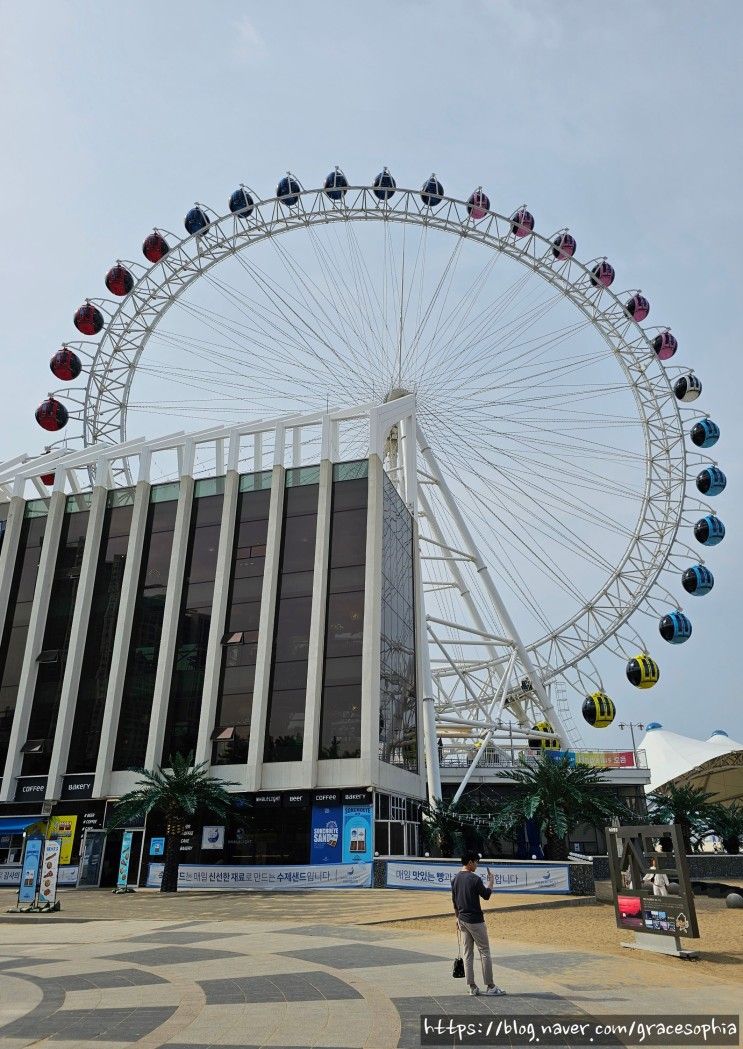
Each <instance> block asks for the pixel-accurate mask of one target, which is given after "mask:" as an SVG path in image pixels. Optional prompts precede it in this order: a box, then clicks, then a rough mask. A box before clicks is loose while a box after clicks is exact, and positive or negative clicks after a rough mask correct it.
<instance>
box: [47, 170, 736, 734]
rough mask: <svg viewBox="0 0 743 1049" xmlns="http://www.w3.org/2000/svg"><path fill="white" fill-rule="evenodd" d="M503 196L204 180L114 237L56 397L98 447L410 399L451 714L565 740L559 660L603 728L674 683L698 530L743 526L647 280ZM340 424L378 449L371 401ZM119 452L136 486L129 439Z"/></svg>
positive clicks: (434, 653)
mask: <svg viewBox="0 0 743 1049" xmlns="http://www.w3.org/2000/svg"><path fill="white" fill-rule="evenodd" d="M507 212H508V213H507V214H501V213H500V212H499V211H496V210H495V209H494V208H492V207H491V202H490V199H489V197H488V194H487V192H486V190H485V189H483V188H482V187H480V186H478V187H477V188H475V189H474V190H473V191H472V192H471V193H465V194H463V195H462V196H461V197H457V196H449V195H447V193H446V192H445V190H444V186H443V185H442V182H441V181H440V180H439V179H438V178H437V176H436V175H431V177H430V178H428V179H427V180H426V181H425V183H424V184H423V186H422V188H421V189H418V190H413V189H403V188H400V187H398V186H397V184H396V182H395V179H394V178H393V176H392V174H391V173H390V171H388V169H387V168H384V169H383V171H382V172H380V173H379V174H378V175H377V176H376V177H375V178H374V179H373V180H372V182H371V184H364V185H352V184H351V183H350V182H349V180H348V179H347V178H346V176H345V174H344V173H343V172H342V171H341V170H340V169H339V168H336V169H334V170H333V171H332V172H331V173H330V174H329V175H328V176H327V178H325V179H324V181H323V183H322V185H320V186H319V187H318V188H313V189H305V188H304V186H303V185H302V184H301V183H300V181H299V179H298V178H297V177H296V176H295V175H293V174H291V173H287V174H286V175H285V176H284V177H282V178H281V179H280V181H279V183H278V186H277V188H276V192H275V194H274V195H273V196H271V197H268V198H265V199H264V198H262V197H261V196H260V194H259V193H257V192H256V191H255V190H254V189H252V188H250V187H249V186H246V185H240V186H239V187H238V188H237V189H235V190H234V192H233V193H232V194H231V196H230V197H229V200H228V202H227V209H226V210H221V209H216V210H214V209H212V208H210V207H208V206H207V205H205V204H201V203H196V204H195V205H194V206H193V207H191V208H190V210H188V212H187V214H186V215H185V219H184V225H185V235H180V234H176V233H174V232H171V231H169V230H167V229H160V228H158V229H155V230H154V231H153V232H151V233H150V234H149V235H147V236H146V238H145V240H144V244H143V246H142V251H143V255H144V263H143V262H135V261H128V260H126V259H122V260H119V261H117V262H116V263H115V265H113V266H112V267H111V268H110V270H109V271H108V273H107V275H106V277H105V286H106V288H107V290H108V293H109V297H106V298H100V299H99V298H92V299H89V300H86V301H85V302H84V303H83V304H82V305H81V306H80V307H79V309H78V310H77V312H76V313H75V315H74V325H75V327H76V328H77V331H78V333H79V335H80V336H81V338H79V339H76V340H74V341H69V342H65V343H64V344H63V345H62V348H61V349H60V350H59V351H58V352H57V353H55V355H54V356H53V358H52V360H51V365H50V366H51V370H52V372H53V374H54V375H55V376H56V377H57V378H58V379H60V380H63V381H64V382H65V383H66V384H67V383H69V384H70V385H65V387H64V391H63V392H61V391H57V392H55V393H51V394H50V395H49V397H48V398H47V399H46V400H45V401H44V402H43V403H42V404H41V405H40V406H39V408H38V409H37V412H36V418H37V420H38V422H39V424H40V425H41V426H42V427H43V428H44V429H46V430H48V431H52V432H56V431H61V430H63V428H65V427H68V429H64V434H63V436H64V438H65V440H67V439H68V438H69V439H73V440H74V439H77V440H78V441H80V442H82V443H83V444H85V445H93V444H95V445H99V444H101V443H104V444H105V443H111V444H116V443H119V442H125V441H126V440H127V439H128V438H130V437H131V436H132V435H133V433H134V432H147V433H148V434H150V435H156V434H157V433H161V432H164V431H165V430H167V429H171V430H172V429H173V428H174V427H176V428H184V429H193V428H194V426H195V425H207V424H224V423H229V422H230V421H237V420H241V419H245V418H246V417H250V416H254V417H256V418H265V417H272V416H280V415H282V414H287V415H297V413H299V412H318V411H332V410H334V409H339V408H343V407H346V406H349V405H350V406H353V405H361V404H369V403H372V404H383V403H385V402H389V401H391V400H394V399H396V398H403V397H407V396H413V397H414V401H415V414H416V432H415V434H411V433H406V434H402V433H400V432H399V431H398V429H397V428H396V427H395V428H393V430H392V431H391V432H390V435H389V439H388V441H387V445H386V451H387V464H386V465H387V467H388V472H389V476H390V477H391V478H392V479H393V480H394V481H397V476H398V474H399V475H400V476H402V467H401V466H400V456H399V452H400V447H401V441H402V440H403V439H406V440H407V441H408V442H411V441H412V442H414V443H415V445H416V457H415V461H416V464H417V465H416V471H417V477H416V488H417V494H416V504H415V513H416V517H417V521H418V531H419V549H420V564H421V579H420V585H421V586H422V588H423V592H424V595H425V615H426V629H427V633H428V639H429V654H430V667H431V678H432V682H433V687H434V690H435V702H436V716H437V719H438V726H439V732H440V734H446V733H447V732H448V733H449V734H451V735H456V734H457V733H460V734H462V735H465V734H467V733H469V732H471V728H468V725H469V726H474V729H475V730H479V731H480V734H481V736H482V737H483V738H485V739H487V740H491V739H497V738H498V737H499V736H502V735H503V733H504V732H505V730H506V725H507V723H509V722H510V724H509V732H511V731H512V729H513V725H516V726H517V727H518V728H519V729H520V731H521V733H522V735H524V734H530V735H531V737H532V741H533V742H534V743H535V744H536V745H539V746H549V745H555V746H558V745H559V741H563V742H566V741H572V742H575V741H576V737H577V729H576V726H575V724H574V723H573V721H572V719H571V716H570V704H569V703H566V702H565V701H564V699H563V696H564V690H563V683H567V684H569V685H571V686H572V687H573V688H574V689H576V690H577V691H578V693H579V695H580V697H581V700H580V701H579V702H582V704H583V705H582V710H583V716H584V718H585V720H586V721H587V722H588V723H589V724H590V725H592V726H594V727H597V728H600V727H603V726H605V725H607V724H609V723H610V722H611V721H612V719H613V717H614V713H615V704H614V702H613V701H612V700H611V699H610V698H609V696H616V695H617V693H618V692H619V691H621V689H622V688H626V685H627V682H629V684H630V685H631V686H634V687H639V688H648V687H651V686H652V685H654V684H655V683H656V682H657V681H658V678H659V674H660V670H659V663H660V662H661V660H660V657H659V655H658V652H659V650H660V649H662V648H663V647H664V646H665V645H666V644H668V643H670V644H671V645H675V644H680V643H684V642H686V641H687V640H688V639H689V638H690V636H691V632H692V620H691V618H690V617H689V616H688V615H687V613H686V611H684V610H683V608H682V602H685V601H686V598H687V596H689V595H692V596H694V597H698V596H702V595H705V594H708V593H709V591H710V590H711V589H712V587H713V584H714V579H713V576H712V572H711V571H710V569H709V568H708V567H707V566H706V565H705V563H704V559H703V557H702V554H703V553H704V552H706V548H708V547H712V546H714V545H716V544H717V543H719V542H720V541H721V540H722V538H723V537H724V534H725V529H724V526H723V524H722V522H721V521H720V519H719V518H718V517H717V516H716V514H715V512H714V510H713V509H712V508H711V507H710V506H709V505H708V502H707V501H708V500H709V499H710V498H711V497H715V496H717V495H719V494H720V492H722V491H723V489H724V488H725V485H726V479H725V476H724V474H723V472H722V470H721V469H720V468H719V466H718V464H717V462H716V461H714V460H713V459H711V458H710V453H709V449H710V448H712V447H713V446H714V445H715V444H716V442H717V440H718V438H719V436H720V431H719V428H718V426H717V425H716V424H715V423H714V422H713V421H712V420H711V419H710V418H709V416H708V415H707V414H706V413H704V412H700V411H698V409H697V405H696V404H695V403H694V402H696V400H697V398H699V396H700V394H701V393H702V385H701V382H700V380H699V378H698V377H697V376H696V374H695V373H694V372H693V370H691V369H690V368H689V367H688V366H680V367H679V366H677V365H676V364H675V362H674V363H672V359H673V358H674V356H675V354H676V351H677V348H678V343H677V340H676V338H675V336H674V335H673V334H672V333H671V331H670V330H669V329H668V327H666V326H664V325H660V326H648V325H647V324H645V322H646V320H647V318H648V316H649V314H650V303H649V300H648V298H646V297H645V295H644V294H643V293H642V292H641V291H639V290H637V289H634V288H630V289H629V290H625V291H620V292H617V291H616V290H615V285H616V283H617V282H616V275H615V270H614V268H613V266H612V265H611V263H610V262H609V261H608V260H607V259H606V258H591V259H589V260H587V261H584V262H582V261H579V257H578V243H577V240H576V237H575V236H574V235H573V234H572V233H571V232H569V231H568V229H561V230H556V231H554V232H550V233H547V234H545V233H542V232H538V227H537V224H536V221H535V218H534V216H533V215H532V213H531V212H530V211H529V210H528V208H527V206H526V205H523V206H520V207H518V208H516V209H515V210H513V211H511V209H507ZM346 436H347V438H348V442H349V448H350V449H351V452H352V453H353V454H355V455H356V457H357V458H361V457H363V456H364V455H365V454H367V453H368V434H367V430H365V429H364V427H363V426H362V425H360V424H359V423H358V421H357V422H355V423H354V421H353V420H351V421H349V424H348V427H347V434H346ZM302 453H303V455H304V457H305V460H306V461H312V459H313V455H314V456H315V460H314V461H317V458H318V456H319V448H318V447H313V446H312V445H311V443H310V444H308V446H307V447H306V448H303V449H302ZM196 465H197V470H198V469H202V470H203V471H204V472H205V473H206V472H208V471H209V469H210V466H209V464H208V463H206V462H202V463H201V464H200V463H199V461H198V460H197V464H196ZM114 472H115V474H116V480H117V481H118V483H121V484H126V483H130V482H131V477H130V476H129V474H128V467H127V464H126V461H125V460H123V461H121V462H120V463H119V464H118V465H117V466H116V468H115V471H114ZM166 475H167V469H166V470H165V471H164V473H163V479H166ZM599 652H605V653H611V654H612V655H614V656H616V657H618V659H619V660H621V662H622V663H623V664H624V668H621V667H620V669H619V671H617V672H614V671H607V670H606V669H605V666H606V660H605V659H604V657H602V659H601V666H599V665H598V664H599V659H598V657H597V653H599Z"/></svg>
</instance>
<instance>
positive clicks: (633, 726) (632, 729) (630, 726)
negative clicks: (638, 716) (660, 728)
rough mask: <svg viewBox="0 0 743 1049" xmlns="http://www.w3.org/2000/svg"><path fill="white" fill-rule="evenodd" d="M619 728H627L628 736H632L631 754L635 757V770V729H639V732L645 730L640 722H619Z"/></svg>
mask: <svg viewBox="0 0 743 1049" xmlns="http://www.w3.org/2000/svg"><path fill="white" fill-rule="evenodd" d="M619 728H621V729H625V728H628V729H629V731H630V735H631V736H632V753H633V754H634V757H635V768H637V747H636V745H635V729H636V728H639V729H640V731H642V730H643V729H644V728H645V726H644V725H643V723H642V722H641V721H620V722H619Z"/></svg>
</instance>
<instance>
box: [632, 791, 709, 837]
mask: <svg viewBox="0 0 743 1049" xmlns="http://www.w3.org/2000/svg"><path fill="white" fill-rule="evenodd" d="M713 798H714V794H709V793H708V792H707V791H706V790H701V789H700V788H699V787H690V786H681V787H676V786H674V784H672V783H669V784H668V785H667V786H665V787H663V789H662V790H656V791H653V793H652V794H649V795H648V813H649V816H650V819H651V821H652V822H653V823H675V824H677V825H678V826H679V827H680V828H681V834H682V837H683V839H684V849H685V851H686V852H687V853H690V852H691V851H692V837H693V836H695V835H697V834H698V833H699V831H700V830H702V829H703V828H704V826H705V824H706V823H707V821H708V819H709V814H710V808H711V802H712V799H713Z"/></svg>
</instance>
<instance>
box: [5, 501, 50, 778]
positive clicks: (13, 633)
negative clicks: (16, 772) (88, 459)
mask: <svg viewBox="0 0 743 1049" xmlns="http://www.w3.org/2000/svg"><path fill="white" fill-rule="evenodd" d="M47 512H48V500H46V499H32V500H30V501H29V502H28V503H26V508H25V511H24V517H23V524H22V525H21V534H20V536H19V539H18V552H17V555H16V563H15V570H14V572H13V580H12V583H11V587H10V594H9V597H8V613H7V615H6V617H5V624H4V627H3V635H2V643H1V644H0V772H2V769H3V767H4V765H5V761H6V758H7V756H8V743H9V741H10V729H11V726H12V724H13V715H14V713H15V706H16V701H17V699H18V684H19V682H20V679H21V667H22V665H23V653H24V651H25V649H26V638H27V637H28V624H29V620H30V618H31V605H32V604H33V599H34V590H35V588H36V576H37V574H38V571H39V558H40V556H41V544H42V542H43V540H44V531H45V529H46V518H47Z"/></svg>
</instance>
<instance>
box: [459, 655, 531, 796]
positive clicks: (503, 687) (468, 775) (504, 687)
mask: <svg viewBox="0 0 743 1049" xmlns="http://www.w3.org/2000/svg"><path fill="white" fill-rule="evenodd" d="M515 662H516V653H515V652H514V653H513V655H512V656H511V658H510V659H509V660H508V666H507V668H506V672H505V674H504V675H503V680H502V681H501V683H500V686H499V688H498V693H499V694H502V696H503V698H505V695H506V692H507V691H508V686H509V684H510V683H511V674H512V673H513V666H514V663H515ZM498 698H499V697H498V695H496V697H495V702H497V701H498ZM493 705H495V703H494V704H493ZM494 734H495V729H492V728H491V729H489V731H488V733H487V735H486V736H485V739H484V740H483V741H482V745H481V746H480V747H479V748H478V750H477V753H476V754H475V756H474V758H473V759H472V761H471V762H470V763H469V766H468V768H467V771H466V772H465V774H464V776H462V782H461V783H460V784H459V786H458V787H457V791H456V794H455V795H454V797H453V798H452V802H451V805H452V808H454V806H455V805H456V804H457V802H458V801H459V799H460V798H461V797H462V794H464V789H465V787H466V786H467V784H468V783H469V781H470V780H471V779H472V773H473V772H474V771H475V769H476V768H477V766H478V764H479V762H480V758H481V757H482V756H483V754H484V753H485V749H486V747H487V746H488V744H489V743H490V741H491V739H492V738H493V735H494Z"/></svg>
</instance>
